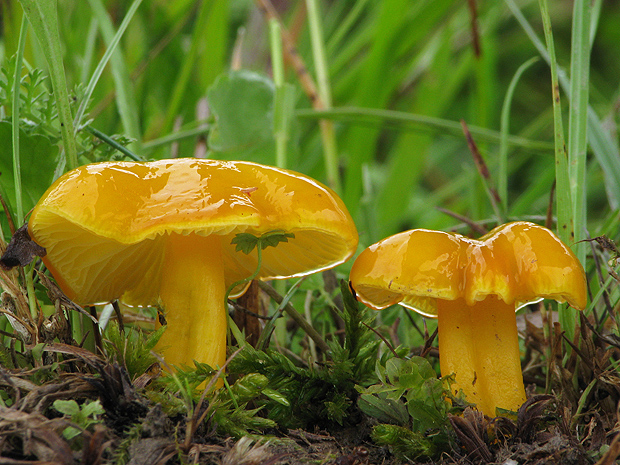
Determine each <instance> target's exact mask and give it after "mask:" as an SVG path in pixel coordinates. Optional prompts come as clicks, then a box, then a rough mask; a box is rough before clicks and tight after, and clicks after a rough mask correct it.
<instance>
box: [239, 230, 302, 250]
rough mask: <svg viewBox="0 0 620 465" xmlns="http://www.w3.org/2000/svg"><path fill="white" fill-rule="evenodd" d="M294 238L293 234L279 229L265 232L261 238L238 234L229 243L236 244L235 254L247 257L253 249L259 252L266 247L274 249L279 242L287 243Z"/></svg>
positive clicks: (249, 234) (248, 234)
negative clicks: (258, 249) (257, 249)
mask: <svg viewBox="0 0 620 465" xmlns="http://www.w3.org/2000/svg"><path fill="white" fill-rule="evenodd" d="M294 237H295V234H293V233H287V232H284V231H282V230H280V229H277V230H273V231H269V232H266V233H265V234H263V235H262V236H258V237H257V236H255V235H254V234H251V233H238V234H237V235H236V236H235V237H234V238H233V239H232V240H231V241H230V243H231V244H236V245H237V247H236V248H235V251H236V252H243V253H244V254H246V255H248V254H249V253H250V252H252V250H254V248H256V247H259V246H260V248H261V250H264V249H266V248H267V247H275V246H277V245H278V244H279V243H280V242H288V240H289V239H292V238H294Z"/></svg>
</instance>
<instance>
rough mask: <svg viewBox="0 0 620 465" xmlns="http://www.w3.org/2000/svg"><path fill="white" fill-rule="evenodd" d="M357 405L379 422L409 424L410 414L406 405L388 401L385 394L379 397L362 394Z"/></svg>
mask: <svg viewBox="0 0 620 465" xmlns="http://www.w3.org/2000/svg"><path fill="white" fill-rule="evenodd" d="M357 405H358V407H359V408H360V410H361V411H362V412H364V413H365V414H366V415H369V416H371V417H374V418H376V419H377V420H379V421H382V422H389V423H396V424H398V425H403V426H404V425H407V424H409V414H408V413H407V407H406V406H405V404H403V403H402V402H401V401H400V400H393V399H388V397H387V394H385V393H382V394H378V395H370V394H362V395H361V396H360V398H359V400H358V401H357Z"/></svg>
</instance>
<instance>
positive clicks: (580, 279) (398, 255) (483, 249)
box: [350, 222, 586, 416]
mask: <svg viewBox="0 0 620 465" xmlns="http://www.w3.org/2000/svg"><path fill="white" fill-rule="evenodd" d="M350 281H351V287H352V288H353V290H354V291H355V293H356V296H357V298H358V299H359V300H360V301H361V302H363V303H364V304H366V305H367V306H369V307H371V308H374V309H377V310H379V309H383V308H386V307H388V306H390V305H393V304H396V303H399V304H400V305H402V306H404V307H407V308H410V309H412V310H415V311H417V312H419V313H421V314H422V315H425V316H428V317H433V318H438V334H439V355H440V365H441V374H442V376H447V375H451V374H454V375H455V382H454V383H453V384H452V389H453V391H454V393H455V394H456V393H457V392H458V390H459V389H462V390H463V392H464V393H465V395H466V398H467V399H468V400H469V401H470V402H472V403H475V404H476V405H477V407H478V409H479V410H480V411H482V412H483V413H485V414H486V415H489V416H495V415H496V408H498V407H499V408H502V409H506V410H512V411H516V410H517V409H518V408H519V406H520V405H521V404H522V403H523V402H524V401H525V390H524V387H523V376H522V371H521V363H520V356H519V342H518V336H517V325H516V316H515V310H516V309H517V308H519V307H520V306H521V305H523V304H524V303H527V302H532V301H535V300H537V299H540V298H550V299H555V300H558V301H560V302H564V301H565V302H568V303H569V304H570V305H571V306H573V307H575V308H578V309H583V308H585V306H586V280H585V274H584V271H583V268H582V266H581V264H580V263H579V261H578V260H577V258H576V257H575V255H574V254H573V253H572V252H571V250H570V249H569V248H568V247H566V245H564V244H563V243H562V242H561V241H560V240H559V239H558V238H557V237H556V236H555V235H554V234H553V233H552V232H551V231H549V230H548V229H546V228H543V227H541V226H538V225H535V224H533V223H528V222H515V223H509V224H505V225H503V226H499V227H497V228H495V229H494V230H493V231H491V232H489V233H488V234H487V235H485V236H483V237H481V238H480V239H478V240H474V239H468V238H466V237H463V236H461V235H459V234H450V233H445V232H440V231H430V230H424V229H416V230H411V231H406V232H403V233H400V234H396V235H394V236H391V237H388V238H387V239H384V240H382V241H380V242H378V243H376V244H374V245H372V246H370V247H369V248H367V249H366V250H364V251H363V252H362V253H361V254H360V255H359V257H358V258H357V259H356V261H355V263H354V264H353V267H352V269H351V275H350Z"/></svg>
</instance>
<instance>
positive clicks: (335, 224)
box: [28, 158, 358, 368]
mask: <svg viewBox="0 0 620 465" xmlns="http://www.w3.org/2000/svg"><path fill="white" fill-rule="evenodd" d="M272 230H283V231H284V232H287V233H292V234H294V238H290V239H288V242H281V243H279V244H278V245H277V246H276V247H269V248H267V249H265V250H264V251H263V255H262V267H261V269H260V272H259V275H258V278H260V279H272V278H275V279H278V278H285V277H292V276H302V275H306V274H309V273H313V272H316V271H320V270H325V269H327V268H331V267H333V266H336V265H338V264H340V263H342V262H344V261H345V260H347V259H348V258H349V257H350V256H351V255H352V254H353V253H354V251H355V249H356V247H357V241H358V237H357V231H356V229H355V225H354V224H353V222H352V220H351V217H350V215H349V213H348V212H347V209H346V208H345V206H344V204H343V202H342V201H341V200H340V198H338V196H337V195H335V194H334V192H332V191H331V190H330V189H329V188H327V187H325V186H323V185H322V184H320V183H318V182H317V181H315V180H313V179H311V178H309V177H307V176H304V175H301V174H299V173H295V172H292V171H287V170H283V169H278V168H273V167H269V166H263V165H259V164H256V163H248V162H223V161H213V160H199V159H194V158H185V159H175V160H161V161H156V162H151V163H133V162H106V163H98V164H92V165H87V166H83V167H80V168H78V169H75V170H73V171H70V172H69V173H66V174H65V175H64V176H62V177H61V178H59V179H58V180H57V181H56V182H55V183H54V184H53V185H52V186H51V187H50V188H49V189H48V191H47V192H46V193H45V194H44V195H43V197H42V198H41V200H40V201H39V203H38V204H37V206H36V207H35V209H34V211H33V212H32V215H31V217H30V221H29V224H28V231H29V234H30V237H31V238H32V239H33V240H34V241H35V242H36V243H37V244H39V245H41V246H43V247H45V249H46V250H47V255H46V256H45V257H43V262H44V263H45V265H46V266H47V268H48V269H49V270H50V272H51V273H52V275H53V276H54V278H55V279H56V281H57V282H58V284H59V285H60V287H61V289H62V290H63V291H64V292H65V293H66V294H67V296H68V297H69V298H71V299H73V300H74V301H75V302H77V303H79V304H83V305H86V304H95V303H101V302H109V301H112V300H115V299H121V300H122V301H123V302H125V303H127V304H129V305H157V304H161V305H162V306H163V308H164V311H165V319H166V322H167V325H168V328H167V330H166V331H165V333H164V336H163V337H162V338H161V340H160V342H159V347H160V348H162V349H165V350H164V351H163V354H164V358H165V360H166V361H167V362H168V363H169V364H171V365H177V366H180V365H183V364H185V365H191V364H192V361H193V360H197V361H199V362H203V363H207V364H209V365H210V366H211V367H213V368H216V367H218V366H219V367H221V366H223V364H224V362H225V360H226V324H227V321H226V311H225V306H224V297H225V293H226V290H227V288H228V287H229V286H230V285H231V284H232V283H235V282H237V281H239V280H242V279H244V278H246V277H248V276H250V275H251V274H252V273H253V272H254V271H255V269H256V266H257V255H256V250H255V251H254V252H252V253H251V254H249V255H245V254H243V253H241V252H237V251H235V245H234V244H231V240H232V239H233V238H234V237H235V235H236V234H237V233H241V232H245V233H251V234H253V235H256V236H260V235H262V234H264V233H266V232H269V231H272ZM244 291H245V289H244V288H243V286H241V287H239V288H237V289H235V290H234V292H233V293H232V295H233V296H238V295H240V294H242V293H243V292H244Z"/></svg>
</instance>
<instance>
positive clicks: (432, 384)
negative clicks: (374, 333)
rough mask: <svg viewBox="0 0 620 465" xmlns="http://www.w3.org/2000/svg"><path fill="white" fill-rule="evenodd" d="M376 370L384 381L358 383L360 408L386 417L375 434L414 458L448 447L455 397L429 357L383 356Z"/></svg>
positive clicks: (396, 451)
mask: <svg viewBox="0 0 620 465" xmlns="http://www.w3.org/2000/svg"><path fill="white" fill-rule="evenodd" d="M376 372H377V375H378V377H379V381H380V382H379V383H377V384H373V385H372V386H369V387H367V388H361V387H358V390H359V391H360V394H361V395H360V399H359V401H358V405H359V408H360V409H361V410H362V411H363V412H364V413H366V414H367V415H370V416H371V417H374V418H376V419H377V420H379V421H380V422H381V424H380V425H377V426H375V427H374V428H373V433H372V436H373V439H374V440H375V441H376V442H377V443H379V444H382V445H385V446H389V447H390V448H392V449H393V450H394V452H395V453H396V454H398V455H400V456H402V457H405V458H407V459H409V460H411V459H413V458H417V457H421V456H432V455H434V454H435V453H436V452H437V451H439V450H442V449H444V448H445V447H446V446H447V444H448V443H449V440H450V436H449V433H448V431H449V428H450V426H449V422H448V413H449V412H450V410H451V408H452V407H451V403H452V402H451V401H452V399H451V398H450V394H449V390H448V389H446V385H445V384H444V383H445V382H446V381H445V380H440V379H438V378H437V373H436V372H435V370H434V369H433V367H432V366H431V364H430V363H429V362H428V360H426V359H425V358H422V357H412V358H411V359H403V358H398V357H391V358H389V359H387V360H386V361H384V362H383V363H382V361H378V362H377V367H376Z"/></svg>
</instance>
